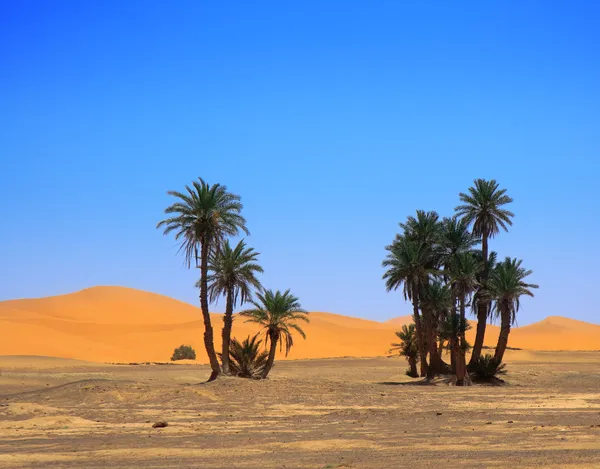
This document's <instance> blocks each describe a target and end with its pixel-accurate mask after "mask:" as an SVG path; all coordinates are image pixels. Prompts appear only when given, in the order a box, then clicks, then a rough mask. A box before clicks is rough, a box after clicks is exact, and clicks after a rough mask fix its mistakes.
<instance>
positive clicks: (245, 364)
mask: <svg viewBox="0 0 600 469" xmlns="http://www.w3.org/2000/svg"><path fill="white" fill-rule="evenodd" d="M261 343H262V340H258V334H257V335H255V336H254V337H252V338H250V336H248V338H246V339H244V341H243V342H240V341H238V340H237V339H235V338H234V339H233V340H232V341H231V344H230V346H229V355H230V356H231V374H232V375H233V376H239V377H240V378H251V379H260V378H262V374H263V371H264V369H265V366H266V365H267V358H268V354H267V352H264V351H262V352H261V351H260V344H261ZM221 359H223V357H221Z"/></svg>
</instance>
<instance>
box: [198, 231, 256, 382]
mask: <svg viewBox="0 0 600 469" xmlns="http://www.w3.org/2000/svg"><path fill="white" fill-rule="evenodd" d="M258 256H259V253H258V252H255V251H254V249H252V248H248V247H246V243H245V242H244V240H241V241H240V242H239V243H238V244H237V246H236V247H235V248H232V247H231V245H230V244H229V240H227V241H225V244H224V245H223V246H222V249H221V250H220V251H219V252H214V251H213V252H212V253H211V254H210V256H209V261H208V270H209V275H208V296H209V299H210V301H216V300H217V299H218V298H219V297H220V296H224V297H225V298H226V303H225V315H224V316H223V330H222V338H223V342H222V349H221V362H222V364H223V373H225V374H229V353H227V351H228V350H229V343H230V340H231V328H232V325H233V309H234V308H235V307H236V306H237V305H238V302H239V304H243V303H245V302H247V301H249V300H250V299H252V289H253V288H254V289H257V290H259V289H260V288H261V287H260V282H259V281H258V279H257V278H256V274H257V273H262V272H263V268H262V267H261V266H260V265H258V264H257V262H256V261H257V257H258ZM200 286H201V282H200V281H199V282H198V283H196V287H200Z"/></svg>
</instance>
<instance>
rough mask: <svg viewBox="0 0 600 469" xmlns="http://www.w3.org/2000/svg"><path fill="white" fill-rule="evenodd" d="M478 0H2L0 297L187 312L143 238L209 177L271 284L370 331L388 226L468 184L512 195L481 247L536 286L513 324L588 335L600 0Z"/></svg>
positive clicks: (163, 263)
mask: <svg viewBox="0 0 600 469" xmlns="http://www.w3.org/2000/svg"><path fill="white" fill-rule="evenodd" d="M426 3H427V4H426ZM492 3H493V2H461V3H456V2H410V3H409V2H397V1H389V2H366V1H364V2H348V1H344V2H342V1H340V2H320V1H306V0H303V1H297V2H281V1H272V2H266V1H262V2H200V1H198V2H166V1H163V2H150V1H143V2H142V1H140V2H134V1H127V2H122V1H95V2H92V1H85V2H79V1H72V2H60V1H52V2H51V1H44V2H28V1H6V0H2V1H0V158H1V163H2V164H1V173H0V204H1V206H2V211H1V213H2V228H1V230H0V278H1V281H0V300H3V299H11V298H18V297H37V296H47V295H54V294H60V293H67V292H71V291H74V290H78V289H82V288H86V287H89V286H93V285H123V286H129V287H134V288H140V289H144V290H150V291H154V292H157V293H162V294H165V295H170V296H173V297H175V298H178V299H181V300H184V301H188V302H191V303H194V304H197V293H196V291H195V290H194V288H193V284H194V282H195V279H196V276H197V274H198V272H197V270H195V269H193V270H192V271H187V270H186V269H185V268H184V266H183V262H182V259H181V258H180V257H178V256H177V254H176V252H177V249H176V245H175V242H174V240H173V239H172V238H166V237H163V236H162V234H161V232H159V231H157V230H156V229H155V225H156V223H157V222H158V221H159V220H161V218H162V211H163V209H164V208H165V207H166V206H167V204H169V203H170V200H169V198H168V197H167V196H166V191H167V190H169V189H182V188H183V187H184V185H185V184H188V183H189V182H191V180H192V179H194V178H195V177H197V176H202V177H203V178H205V179H206V180H207V181H209V182H211V183H212V182H221V183H223V184H226V185H227V186H228V187H229V188H230V190H232V191H234V192H236V193H239V194H241V195H242V198H243V202H244V205H245V208H244V214H245V216H246V217H247V220H248V226H249V228H250V231H251V236H250V238H249V239H248V242H249V243H250V244H251V245H252V246H254V247H256V249H257V250H259V251H260V252H261V253H262V256H261V261H262V263H263V265H264V267H265V271H266V272H265V274H264V276H263V283H264V284H265V285H266V286H267V287H272V288H280V289H284V288H287V287H291V288H292V291H293V292H294V293H296V294H297V295H298V296H299V297H300V299H301V301H302V304H303V305H304V306H305V307H306V308H308V309H310V310H320V311H331V312H335V313H340V314H347V315H352V316H359V317H364V318H371V319H376V320H385V319H388V318H391V317H393V316H397V315H400V314H407V313H409V312H410V306H409V305H408V304H406V303H404V302H403V300H402V297H401V293H400V292H398V293H389V294H388V293H386V292H385V288H384V285H383V282H382V280H381V275H382V273H383V271H382V268H381V261H382V259H383V258H384V255H385V251H384V246H385V245H386V244H388V243H389V242H390V241H391V239H392V238H393V236H394V234H395V233H396V232H397V230H398V225H397V224H398V222H399V221H402V220H403V219H405V217H406V216H407V215H409V214H412V213H413V212H414V210H415V209H417V208H423V209H426V210H432V209H435V210H438V211H439V212H440V213H441V214H442V215H450V214H451V213H452V209H453V207H454V206H455V205H456V204H457V202H458V193H459V192H460V191H465V190H466V189H467V188H468V187H469V185H470V184H471V182H472V181H473V179H474V178H477V177H484V178H496V179H497V180H498V181H499V182H500V184H501V185H502V186H503V187H506V188H507V189H508V192H509V194H510V195H511V196H513V198H514V199H515V202H514V204H513V206H512V209H513V211H514V212H515V213H516V218H515V220H514V227H513V228H512V230H511V231H510V233H508V234H505V233H502V234H501V235H500V236H499V237H498V238H496V239H494V240H492V243H491V248H492V249H494V250H497V251H498V252H499V253H500V255H501V256H504V255H511V256H516V257H521V258H523V259H524V262H525V265H526V266H527V267H529V268H531V269H533V270H534V275H533V276H532V277H531V280H532V281H535V282H536V283H539V284H540V286H541V288H540V290H539V291H538V292H537V295H536V298H535V299H534V300H526V301H524V302H523V311H522V313H521V315H520V321H519V323H520V324H528V323H531V322H534V321H536V320H539V319H541V318H543V317H545V316H547V315H566V316H570V317H573V318H578V319H582V320H588V321H592V322H596V323H599V322H600V319H599V314H598V313H599V312H600V311H599V308H598V304H597V302H596V301H595V300H594V298H595V293H594V291H595V289H596V288H597V286H598V264H599V263H600V255H599V249H598V246H597V241H598V240H599V239H600V209H599V208H598V207H599V206H598V200H599V195H600V184H598V182H597V176H598V169H599V168H600V165H599V164H598V162H597V160H598V157H599V155H600V151H599V150H600V143H599V136H600V6H599V5H598V3H597V2H550V1H539V2H527V1H525V2H523V1H512V2H495V3H496V4H492ZM219 308H220V305H217V306H216V307H215V309H219Z"/></svg>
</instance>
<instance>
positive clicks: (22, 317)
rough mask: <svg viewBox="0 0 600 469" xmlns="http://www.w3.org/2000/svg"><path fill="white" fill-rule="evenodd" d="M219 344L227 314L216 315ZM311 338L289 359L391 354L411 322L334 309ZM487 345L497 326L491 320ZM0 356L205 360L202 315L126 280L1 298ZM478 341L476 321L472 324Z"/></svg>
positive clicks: (575, 343)
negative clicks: (184, 347) (182, 350)
mask: <svg viewBox="0 0 600 469" xmlns="http://www.w3.org/2000/svg"><path fill="white" fill-rule="evenodd" d="M212 317H213V325H214V328H215V342H216V346H217V347H220V330H221V326H222V316H221V315H219V314H212ZM310 318H311V323H310V324H308V325H306V327H305V330H306V333H307V336H308V338H307V340H302V338H300V337H297V338H296V340H295V345H294V348H293V349H292V352H291V354H290V357H289V358H325V357H341V356H355V357H367V356H379V355H385V354H386V353H387V351H388V350H389V347H390V343H391V342H393V341H394V340H395V336H394V331H396V330H398V329H399V328H400V327H401V325H402V324H406V323H408V322H410V316H402V317H399V318H395V319H392V320H390V321H387V322H384V323H381V322H376V321H369V320H365V319H358V318H351V317H346V316H341V315H337V314H330V313H320V312H314V313H311V314H310ZM488 329H489V330H488V334H487V337H486V345H494V344H495V341H496V339H497V337H498V327H497V326H493V325H492V326H488ZM0 330H1V331H2V340H1V341H0V355H44V356H55V357H64V358H77V359H81V360H89V361H99V362H138V361H166V360H168V359H169V358H170V356H171V354H172V352H173V349H174V348H175V347H177V346H179V345H181V344H189V345H192V347H194V349H195V350H196V352H197V354H198V360H199V361H201V362H206V361H207V360H206V354H205V352H204V351H203V350H204V347H203V343H202V331H203V329H202V320H201V315H200V310H199V308H197V307H196V306H192V305H190V304H188V303H183V302H180V301H177V300H174V299H172V298H168V297H165V296H162V295H157V294H154V293H148V292H144V291H139V290H134V289H130V288H123V287H95V288H89V289H86V290H82V291H80V292H76V293H72V294H67V295H61V296H55V297H49V298H39V299H27V300H11V301H4V302H0ZM256 331H257V329H256V327H255V326H254V325H251V324H247V323H245V322H243V320H241V319H240V318H236V319H235V321H234V328H233V335H234V336H235V337H238V338H244V337H246V336H247V335H253V334H255V333H256ZM469 335H470V337H469V340H471V341H473V339H474V335H475V328H473V329H472V330H470V331H469ZM509 345H510V346H513V347H519V348H525V349H537V350H557V349H562V350H596V349H600V326H597V325H592V324H587V323H584V322H580V321H574V320H571V319H567V318H560V317H549V318H547V319H545V320H544V321H541V322H539V323H536V324H532V325H530V326H526V327H522V328H515V329H514V330H513V332H512V333H511V338H510V343H509Z"/></svg>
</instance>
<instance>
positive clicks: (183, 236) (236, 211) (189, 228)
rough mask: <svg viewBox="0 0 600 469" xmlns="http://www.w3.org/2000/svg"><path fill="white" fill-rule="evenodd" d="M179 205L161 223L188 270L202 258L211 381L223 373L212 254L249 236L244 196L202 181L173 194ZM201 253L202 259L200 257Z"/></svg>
mask: <svg viewBox="0 0 600 469" xmlns="http://www.w3.org/2000/svg"><path fill="white" fill-rule="evenodd" d="M168 194H169V195H170V196H172V197H175V198H176V200H177V201H176V202H174V203H173V204H172V205H170V206H168V207H167V208H166V209H165V214H167V215H168V218H166V219H164V220H162V221H161V222H159V223H158V225H157V228H163V230H164V231H163V233H164V234H165V235H167V234H169V233H171V232H174V233H175V239H176V240H177V241H179V242H180V251H183V253H184V256H185V262H186V264H187V266H188V268H189V267H190V266H191V265H192V262H196V263H197V262H198V257H199V258H200V259H199V260H200V265H199V267H200V308H201V310H202V318H203V320H204V346H205V348H206V353H207V355H208V359H209V361H210V367H211V370H212V373H211V375H210V378H209V381H212V380H214V379H216V378H217V376H218V375H219V373H220V372H221V367H220V366H219V360H218V358H217V353H216V351H215V344H214V339H213V328H212V324H211V321H210V313H209V311H208V259H209V254H210V252H211V251H217V252H218V251H219V250H220V248H221V246H222V245H223V242H224V241H225V239H226V238H227V236H235V235H237V234H238V233H239V232H240V231H243V232H245V233H246V234H249V232H248V230H247V229H246V220H245V219H244V217H242V215H241V214H240V213H241V211H242V208H243V206H242V203H241V202H240V196H239V195H236V194H232V193H231V192H228V191H227V187H226V186H222V185H221V184H213V185H209V184H208V183H207V182H205V181H204V180H203V179H202V178H198V180H197V181H193V182H192V185H191V186H186V187H185V191H184V192H178V191H169V192H168ZM198 251H200V256H198Z"/></svg>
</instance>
